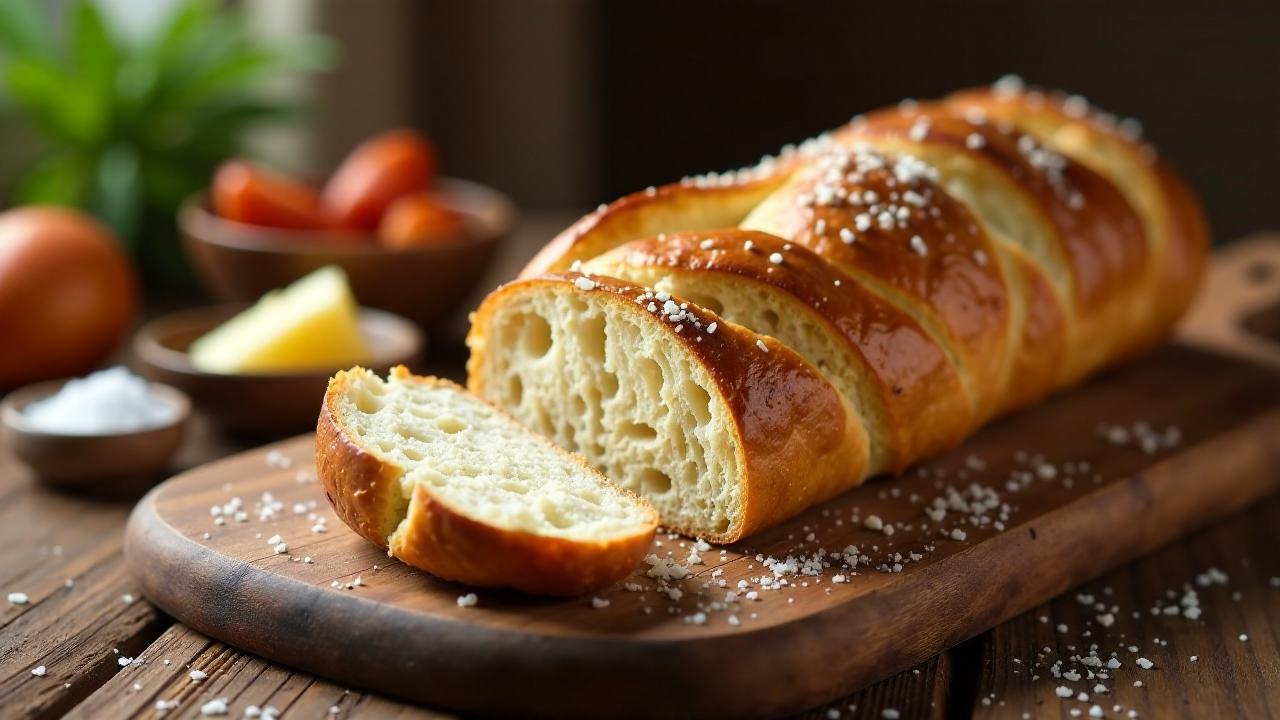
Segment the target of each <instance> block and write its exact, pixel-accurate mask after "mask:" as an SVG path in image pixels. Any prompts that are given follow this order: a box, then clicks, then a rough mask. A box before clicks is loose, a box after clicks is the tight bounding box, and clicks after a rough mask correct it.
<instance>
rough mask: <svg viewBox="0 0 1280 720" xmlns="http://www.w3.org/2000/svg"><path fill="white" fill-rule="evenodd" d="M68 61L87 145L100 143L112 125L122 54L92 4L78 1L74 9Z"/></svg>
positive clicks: (87, 0)
mask: <svg viewBox="0 0 1280 720" xmlns="http://www.w3.org/2000/svg"><path fill="white" fill-rule="evenodd" d="M70 23H71V28H70V34H69V45H70V47H69V48H68V58H69V61H70V65H71V68H72V76H73V77H74V78H75V81H76V82H75V85H74V86H73V87H71V88H67V92H72V93H78V94H80V95H81V96H82V99H81V102H80V103H79V110H78V112H80V113H81V114H82V118H81V121H80V122H81V132H83V133H84V140H85V141H86V142H92V143H97V142H100V141H101V140H102V139H103V138H104V137H105V135H106V134H107V131H108V125H109V124H110V122H111V108H112V105H113V100H114V98H115V89H116V75H117V72H118V70H119V66H120V51H119V50H118V49H117V47H116V41H115V39H114V38H113V37H112V35H111V31H110V30H109V29H108V28H107V25H106V22H105V21H104V20H103V17H102V12H101V11H100V10H99V9H98V6H97V5H96V4H95V3H94V2H93V0H77V1H76V3H75V4H74V5H73V6H72V8H71V21H70Z"/></svg>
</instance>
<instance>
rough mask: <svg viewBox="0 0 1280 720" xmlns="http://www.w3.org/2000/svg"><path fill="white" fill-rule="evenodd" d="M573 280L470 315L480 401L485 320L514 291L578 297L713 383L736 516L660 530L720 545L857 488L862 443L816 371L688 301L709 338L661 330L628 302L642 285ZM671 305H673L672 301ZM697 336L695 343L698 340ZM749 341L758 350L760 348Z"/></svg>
mask: <svg viewBox="0 0 1280 720" xmlns="http://www.w3.org/2000/svg"><path fill="white" fill-rule="evenodd" d="M582 277H584V276H583V275H581V274H580V273H576V272H567V273H553V274H549V275H545V276H542V277H538V278H530V279H525V280H517V281H515V282H512V283H508V284H507V285H504V286H502V287H501V288H499V289H497V290H495V291H494V292H493V293H492V294H490V295H489V297H487V298H486V299H485V301H484V302H483V303H482V304H481V305H480V307H479V308H478V309H477V310H476V312H475V315H474V317H473V318H472V324H471V332H470V334H469V335H468V338H467V345H468V346H469V347H470V348H471V352H472V356H471V361H470V362H469V363H468V383H467V385H468V389H470V390H471V392H473V393H475V394H476V395H478V396H480V397H489V393H488V390H487V388H486V385H487V381H488V379H487V378H486V377H485V374H484V372H483V367H484V363H483V362H482V360H483V355H484V353H487V352H501V351H502V349H501V348H490V347H489V344H488V339H489V336H490V328H491V326H492V318H493V314H494V313H495V312H496V311H497V310H498V309H499V307H500V306H502V305H503V304H504V303H507V302H511V301H513V300H514V299H515V298H517V297H518V296H520V295H521V294H524V293H545V292H551V293H571V294H579V295H581V296H583V299H586V300H588V301H591V302H599V303H608V304H609V305H610V306H612V307H613V308H616V309H618V310H620V311H622V312H625V313H627V314H629V315H630V316H631V317H632V318H633V319H634V320H635V321H636V322H637V323H643V324H647V325H649V326H650V327H652V328H655V329H657V330H658V331H659V332H661V333H662V334H663V335H664V337H665V338H666V340H667V341H668V342H670V343H671V344H672V345H673V346H675V347H678V348H679V349H680V350H681V352H682V353H683V355H684V356H685V357H686V358H687V359H688V361H689V362H690V363H693V364H696V365H698V366H700V367H702V368H703V369H704V370H705V371H706V372H707V374H708V375H710V377H711V379H712V382H713V383H714V386H715V388H714V389H715V393H714V395H715V398H716V399H717V400H718V401H719V402H720V403H722V404H723V406H724V407H725V409H726V410H727V413H726V416H727V417H728V418H729V419H730V422H729V423H728V427H724V428H721V431H723V432H729V433H732V434H733V436H734V437H735V438H736V442H735V443H734V447H735V452H736V453H737V455H738V461H739V462H738V467H739V468H742V472H741V474H740V477H737V478H728V479H727V481H728V482H733V483H737V484H738V485H739V486H740V488H741V497H742V498H743V511H742V513H741V514H740V515H739V516H738V517H737V518H735V519H734V521H733V522H732V523H731V525H730V526H729V528H728V529H727V530H725V531H724V532H723V533H711V532H708V531H707V529H706V528H684V527H679V526H673V525H671V524H670V522H669V521H665V520H664V524H665V525H666V526H667V527H668V529H670V530H673V531H675V532H687V533H689V534H696V535H698V536H699V537H704V538H706V539H707V540H710V541H712V542H720V543H728V542H734V541H736V540H739V539H741V538H743V537H746V536H748V535H751V534H753V533H755V532H758V531H760V530H762V529H764V528H766V527H769V526H772V525H775V524H777V523H779V522H781V521H783V520H785V519H787V518H789V517H791V516H793V515H795V514H796V513H798V512H800V511H801V510H803V509H805V508H807V507H809V506H811V505H813V504H815V503H818V502H821V501H823V500H826V499H827V498H830V497H833V496H835V495H837V494H839V493H840V492H842V491H844V490H847V489H849V488H851V487H854V486H855V485H858V484H859V483H861V482H862V479H863V477H864V475H865V472H864V471H865V468H866V465H867V446H866V436H865V433H864V431H863V429H862V428H861V426H860V420H859V418H858V416H857V414H856V413H855V412H854V411H853V409H852V408H850V407H849V405H848V404H847V403H846V401H845V400H844V398H843V397H842V396H841V395H840V393H838V392H837V391H836V390H835V388H833V387H832V386H831V384H830V383H829V382H828V381H827V380H826V378H824V377H823V375H822V373H820V372H819V371H818V370H817V368H814V367H813V366H812V365H810V364H809V363H808V362H807V361H805V360H804V358H802V357H800V356H799V355H797V354H796V353H795V352H794V351H792V350H791V349H790V348H788V347H786V346H785V345H783V344H782V343H780V342H778V341H777V340H775V339H773V338H770V337H765V336H759V335H757V334H755V333H753V332H751V331H749V330H746V329H745V328H741V327H739V326H737V325H734V324H733V323H730V322H726V321H725V320H723V319H721V318H719V317H717V316H715V315H714V314H713V313H711V312H710V311H707V310H704V309H702V308H698V307H697V306H696V305H694V304H693V303H689V304H688V305H689V310H690V311H691V312H692V313H693V314H694V315H695V316H696V317H698V319H699V320H700V322H702V323H703V325H704V326H706V325H709V324H710V323H712V322H716V323H717V330H716V332H715V333H711V334H709V333H700V334H697V336H696V337H695V334H694V333H682V332H681V333H678V332H676V331H675V330H674V329H673V327H672V324H671V323H668V322H666V321H664V320H662V319H660V318H659V316H657V315H655V314H653V313H650V312H649V311H647V310H646V309H645V307H644V306H643V305H641V304H639V303H637V302H636V300H635V298H636V296H637V295H639V294H640V292H641V291H643V288H637V287H636V286H633V285H629V284H627V283H625V282H623V281H620V280H616V279H613V278H609V277H605V276H600V275H593V276H591V280H592V281H593V282H594V287H593V288H592V289H590V290H583V289H580V288H579V287H577V286H576V285H575V284H574V283H575V280H577V279H578V278H582ZM672 300H673V301H675V302H677V303H680V302H682V301H683V299H681V298H676V297H673V298H672ZM697 338H701V341H698V339H697ZM757 343H763V344H764V346H765V347H766V348H767V351H766V350H764V349H761V347H760V346H759V345H758V344H757Z"/></svg>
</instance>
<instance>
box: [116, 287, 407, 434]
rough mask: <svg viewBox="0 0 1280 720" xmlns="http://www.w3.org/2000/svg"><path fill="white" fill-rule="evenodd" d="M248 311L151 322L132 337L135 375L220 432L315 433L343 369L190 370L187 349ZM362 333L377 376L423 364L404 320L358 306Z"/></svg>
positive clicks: (221, 309)
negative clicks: (178, 394) (187, 399)
mask: <svg viewBox="0 0 1280 720" xmlns="http://www.w3.org/2000/svg"><path fill="white" fill-rule="evenodd" d="M245 307H246V305H244V304H233V305H214V306H210V307H202V308H195V309H192V310H183V311H180V312H176V313H172V314H170V315H165V316H163V317H160V318H157V319H155V320H152V321H151V322H149V323H147V324H146V325H145V326H143V327H142V329H141V330H139V331H138V333H137V335H135V336H134V339H133V351H134V354H135V355H136V356H137V357H138V360H139V364H140V367H139V369H140V370H141V371H142V373H143V374H144V375H146V376H147V377H148V378H151V379H152V380H156V381H159V382H163V383H166V384H168V385H172V386H174V387H176V388H178V389H180V390H182V391H183V392H185V393H187V394H188V395H189V396H191V401H192V403H193V404H194V405H195V407H196V409H197V410H199V411H201V412H203V413H204V414H205V415H207V416H208V417H209V418H211V419H212V420H213V421H214V422H215V423H216V424H217V425H218V426H219V427H221V428H222V429H224V430H228V431H231V432H233V433H237V434H241V435H253V436H262V437H265V436H277V437H279V436H282V435H285V434H289V433H294V432H299V431H302V430H308V429H312V428H314V427H315V424H316V417H317V416H318V415H319V413H320V400H321V398H323V397H324V391H325V387H326V385H327V383H328V381H329V377H330V376H331V375H333V373H334V372H335V371H337V370H339V369H341V368H323V369H318V370H312V371H305V372H293V373H260V374H243V375H228V374H221V373H209V372H203V371H201V370H197V369H196V368H194V367H192V365H191V359H190V356H188V355H187V349H188V348H190V347H191V343H192V342H194V341H195V339H196V338H198V337H200V336H201V335H203V334H205V333H207V332H208V331H210V330H212V329H213V328H214V327H217V326H218V325H219V324H221V323H222V322H223V321H225V320H226V319H228V318H230V317H231V316H232V315H234V314H236V313H237V312H240V311H241V310H243V309H244V308H245ZM360 330H361V332H362V333H363V335H364V337H365V340H366V341H367V342H368V344H369V347H370V348H372V349H373V356H374V358H373V362H371V363H370V367H371V368H373V369H376V370H378V371H379V372H386V370H387V369H388V368H390V367H392V366H393V365H409V366H410V367H412V366H413V365H414V363H416V362H418V361H419V360H420V358H421V354H422V349H423V342H424V340H423V335H422V332H421V331H420V330H419V329H418V328H417V327H416V326H415V325H414V324H413V323H412V322H410V321H409V320H407V319H405V318H402V317H399V316H397V315H393V314H391V313H389V312H384V311H382V310H373V309H370V308H361V309H360Z"/></svg>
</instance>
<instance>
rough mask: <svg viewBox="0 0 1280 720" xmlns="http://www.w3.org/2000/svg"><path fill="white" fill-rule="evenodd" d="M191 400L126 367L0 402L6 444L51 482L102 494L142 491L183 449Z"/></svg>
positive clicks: (28, 388)
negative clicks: (179, 450)
mask: <svg viewBox="0 0 1280 720" xmlns="http://www.w3.org/2000/svg"><path fill="white" fill-rule="evenodd" d="M190 417H191V401H190V400H189V399H188V398H187V396H186V395H184V394H183V393H182V392H180V391H178V390H176V389H174V388H172V387H169V386H168V385H163V384H160V383H149V382H147V381H146V380H144V379H142V378H140V377H138V376H137V375H134V374H133V373H131V372H129V371H128V370H127V369H125V368H123V367H113V368H110V369H107V370H101V371H99V372H95V373H93V374H91V375H89V376H87V377H83V378H75V379H70V380H53V381H50V382H44V383H37V384H35V385H28V386H26V387H24V388H20V389H18V390H14V391H13V392H11V393H9V395H8V397H6V398H5V399H4V402H2V403H0V421H2V422H3V425H4V432H5V440H6V442H7V444H8V445H9V447H10V448H12V450H13V452H14V454H15V455H17V456H18V458H19V459H21V460H22V461H23V462H24V463H26V465H27V466H28V467H30V468H31V470H32V472H33V473H34V474H35V476H36V477H37V478H39V479H40V480H41V481H43V482H45V483H46V484H49V485H54V486H58V487H61V488H66V489H76V490H83V491H89V492H94V493H99V494H106V495H127V494H133V493H136V492H138V491H139V490H140V489H143V488H145V487H146V486H147V485H148V484H150V482H151V481H153V480H154V479H155V478H156V476H157V475H158V474H159V473H160V472H162V471H164V470H166V469H167V468H168V467H169V463H170V461H171V460H172V459H173V456H174V454H175V453H176V452H177V451H178V448H179V447H180V446H181V445H182V440H183V438H184V436H185V434H186V426H187V421H188V419H189V418H190Z"/></svg>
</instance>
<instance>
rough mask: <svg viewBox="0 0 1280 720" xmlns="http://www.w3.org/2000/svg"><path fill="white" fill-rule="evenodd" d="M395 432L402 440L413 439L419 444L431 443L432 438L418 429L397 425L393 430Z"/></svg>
mask: <svg viewBox="0 0 1280 720" xmlns="http://www.w3.org/2000/svg"><path fill="white" fill-rule="evenodd" d="M393 430H394V431H395V433H396V434H397V435H399V436H400V437H402V438H411V439H413V440H417V441H419V442H431V438H429V437H427V434H426V433H424V432H422V431H421V430H419V429H418V428H416V427H409V426H408V425H396V426H395V427H394V428H393Z"/></svg>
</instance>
